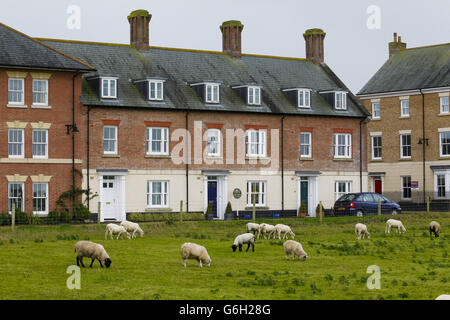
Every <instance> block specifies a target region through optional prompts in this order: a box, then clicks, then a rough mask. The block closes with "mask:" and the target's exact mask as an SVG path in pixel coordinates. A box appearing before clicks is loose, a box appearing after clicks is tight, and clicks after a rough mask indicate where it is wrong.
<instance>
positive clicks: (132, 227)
mask: <svg viewBox="0 0 450 320" xmlns="http://www.w3.org/2000/svg"><path fill="white" fill-rule="evenodd" d="M120 225H121V226H122V227H124V228H125V230H127V231H128V232H133V233H132V234H131V237H132V238H136V232H137V233H139V235H140V236H141V238H142V237H143V236H144V231H143V230H142V229H141V227H140V226H139V224H137V223H134V222H131V221H122V222H121V223H120Z"/></svg>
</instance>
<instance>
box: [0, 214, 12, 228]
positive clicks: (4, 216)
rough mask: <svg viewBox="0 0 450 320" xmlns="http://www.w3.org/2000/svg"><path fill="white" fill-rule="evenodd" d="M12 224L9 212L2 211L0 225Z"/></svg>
mask: <svg viewBox="0 0 450 320" xmlns="http://www.w3.org/2000/svg"><path fill="white" fill-rule="evenodd" d="M9 225H11V216H10V215H9V213H6V212H2V213H0V226H9Z"/></svg>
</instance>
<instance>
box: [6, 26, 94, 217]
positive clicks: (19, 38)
mask: <svg viewBox="0 0 450 320" xmlns="http://www.w3.org/2000/svg"><path fill="white" fill-rule="evenodd" d="M93 70H94V68H93V67H91V66H89V65H87V64H86V63H84V62H81V61H79V60H77V59H75V58H72V57H70V56H68V55H67V54H65V53H62V52H60V51H58V50H56V49H55V48H52V47H49V46H48V45H46V44H44V43H42V42H40V41H38V40H36V39H32V38H30V37H28V36H26V35H24V34H22V33H20V32H18V31H16V30H14V29H12V28H10V27H8V26H6V25H4V24H1V23H0V212H8V211H11V209H12V205H13V203H14V204H15V206H16V208H17V209H19V210H22V211H25V212H27V213H34V214H36V215H46V214H48V213H49V211H51V210H54V209H55V208H56V201H57V199H58V198H59V197H60V195H61V194H62V193H63V192H66V191H69V190H71V189H72V188H73V187H74V188H75V189H80V188H81V179H80V178H74V175H73V174H72V172H74V171H73V169H75V170H78V171H80V172H81V170H82V154H81V151H82V150H84V149H82V148H81V146H82V144H81V135H80V134H78V133H76V131H77V130H73V129H74V128H76V126H78V127H77V128H78V130H80V131H81V130H85V128H84V126H83V125H82V121H81V117H82V115H81V113H82V111H83V110H84V107H83V106H82V104H81V103H80V100H79V97H80V96H81V78H82V74H83V73H85V72H91V71H93ZM67 205H68V206H70V203H68V204H67Z"/></svg>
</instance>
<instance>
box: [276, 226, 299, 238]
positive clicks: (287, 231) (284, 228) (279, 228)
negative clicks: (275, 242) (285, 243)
mask: <svg viewBox="0 0 450 320" xmlns="http://www.w3.org/2000/svg"><path fill="white" fill-rule="evenodd" d="M282 233H284V236H283V239H286V237H287V235H288V234H289V235H290V236H291V238H292V239H294V238H295V233H294V232H292V230H291V227H289V226H287V225H285V224H277V225H276V226H275V238H278V239H281V234H282Z"/></svg>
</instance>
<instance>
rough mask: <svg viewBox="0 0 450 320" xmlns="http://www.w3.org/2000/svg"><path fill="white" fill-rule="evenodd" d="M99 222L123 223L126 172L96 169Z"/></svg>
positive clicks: (124, 215)
mask: <svg viewBox="0 0 450 320" xmlns="http://www.w3.org/2000/svg"><path fill="white" fill-rule="evenodd" d="M97 173H98V174H99V184H100V185H99V191H100V192H99V201H100V204H101V206H100V211H101V216H100V221H101V222H105V221H125V220H126V212H125V202H126V199H125V177H126V175H127V174H128V170H122V169H111V170H102V169H98V170H97Z"/></svg>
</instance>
